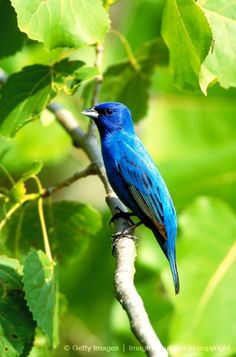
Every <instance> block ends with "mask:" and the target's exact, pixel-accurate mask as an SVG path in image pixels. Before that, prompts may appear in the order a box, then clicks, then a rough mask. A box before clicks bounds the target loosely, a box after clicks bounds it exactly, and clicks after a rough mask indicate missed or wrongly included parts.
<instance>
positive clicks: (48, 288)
mask: <svg viewBox="0 0 236 357" xmlns="http://www.w3.org/2000/svg"><path fill="white" fill-rule="evenodd" d="M23 284H24V291H25V298H26V301H27V304H28V306H29V309H30V311H31V312H32V314H33V317H34V320H35V321H36V322H37V325H38V326H39V327H41V329H42V330H43V332H44V333H45V334H46V335H47V336H48V339H49V343H50V345H51V346H53V347H56V346H57V344H58V281H57V275H56V267H55V265H54V263H53V262H51V261H49V259H48V257H47V256H46V254H45V253H44V252H42V251H41V250H38V251H36V250H32V251H30V252H29V254H28V255H27V257H26V259H25V264H24V270H23Z"/></svg>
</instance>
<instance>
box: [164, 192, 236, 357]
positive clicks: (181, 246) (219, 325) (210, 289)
mask: <svg viewBox="0 0 236 357" xmlns="http://www.w3.org/2000/svg"><path fill="white" fill-rule="evenodd" d="M179 223H180V231H181V237H180V238H181V239H180V240H179V242H178V246H177V261H178V266H179V273H180V281H181V292H180V295H179V297H178V298H176V297H173V304H174V307H175V310H174V316H173V320H172V325H171V341H170V343H171V345H192V346H193V347H196V348H197V346H230V351H229V350H226V351H225V353H223V355H227V356H228V355H229V354H228V353H229V352H230V354H232V355H233V354H234V353H235V351H236V341H235V335H236V325H235V323H234V322H235V319H236V310H235V309H233V308H232V307H233V306H234V303H235V300H236V290H235V289H234V288H233V287H234V284H235V275H236V243H235V236H236V215H235V212H233V211H232V210H231V209H230V208H229V206H228V205H227V204H226V203H224V202H222V201H220V200H218V199H213V198H207V197H201V198H198V199H197V200H196V201H195V202H194V203H192V204H191V205H190V206H188V208H186V210H185V211H184V212H183V213H182V214H181V216H180V218H179ZM168 277H169V275H168ZM168 286H169V283H168ZM182 355H183V351H179V352H177V353H174V354H173V356H182ZM221 355H222V352H221V351H217V350H216V351H214V356H221Z"/></svg>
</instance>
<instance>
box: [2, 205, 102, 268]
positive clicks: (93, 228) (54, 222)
mask: <svg viewBox="0 0 236 357" xmlns="http://www.w3.org/2000/svg"><path fill="white" fill-rule="evenodd" d="M44 214H45V219H46V227H47V230H48V235H49V241H50V244H51V248H52V251H53V253H54V254H55V255H56V258H57V260H59V261H62V262H64V263H65V262H67V261H68V260H70V259H73V258H75V257H78V256H79V255H80V254H82V253H83V252H84V250H85V248H86V247H87V244H88V241H89V238H90V237H91V236H92V235H94V234H95V233H97V231H98V230H99V229H100V227H101V216H100V214H99V213H98V212H97V211H96V210H95V209H93V208H92V207H90V206H88V205H86V204H82V203H78V202H72V201H61V202H53V203H52V204H44ZM3 234H4V236H5V239H7V245H8V247H9V248H10V249H11V250H12V251H21V252H22V253H27V252H28V250H29V249H30V247H34V248H36V249H43V240H42V231H41V226H40V222H39V217H38V209H37V205H36V203H33V202H32V203H28V204H27V205H25V206H24V207H23V208H22V209H21V210H19V211H18V212H16V213H15V214H14V215H13V216H12V218H11V220H10V221H8V222H7V224H6V226H5V228H4V231H3Z"/></svg>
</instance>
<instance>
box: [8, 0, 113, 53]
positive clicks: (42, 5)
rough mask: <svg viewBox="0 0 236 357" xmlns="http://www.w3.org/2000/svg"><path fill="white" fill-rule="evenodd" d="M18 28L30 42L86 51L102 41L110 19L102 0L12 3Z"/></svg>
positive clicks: (48, 0)
mask: <svg viewBox="0 0 236 357" xmlns="http://www.w3.org/2000/svg"><path fill="white" fill-rule="evenodd" d="M11 3H12V5H13V6H14V8H15V10H16V13H17V18H18V26H19V28H20V30H21V31H23V32H26V33H27V35H28V36H29V38H31V39H33V40H37V41H39V42H43V43H44V44H45V46H46V47H47V48H49V49H50V50H51V49H53V48H56V47H75V48H78V47H83V46H86V45H91V44H94V43H96V42H99V41H102V40H103V37H104V35H105V34H106V32H107V31H108V29H109V18H108V14H107V12H106V11H105V9H104V8H103V7H102V3H101V1H100V0H90V1H86V0H76V1H70V2H69V3H68V1H67V0H61V1H59V2H58V1H56V0H47V1H44V0H32V1H30V2H29V1H27V0H11Z"/></svg>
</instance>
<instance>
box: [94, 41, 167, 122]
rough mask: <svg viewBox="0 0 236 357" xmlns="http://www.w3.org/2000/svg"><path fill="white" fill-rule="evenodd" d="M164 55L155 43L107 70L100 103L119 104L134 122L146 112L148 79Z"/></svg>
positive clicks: (147, 45) (161, 61) (149, 44)
mask: <svg viewBox="0 0 236 357" xmlns="http://www.w3.org/2000/svg"><path fill="white" fill-rule="evenodd" d="M167 58H168V53H167V49H166V46H165V44H164V43H163V42H162V41H161V40H160V39H156V40H155V41H152V42H150V43H148V44H145V45H144V46H143V48H142V49H141V50H140V51H139V52H138V54H137V56H136V58H130V59H129V60H127V61H123V62H121V63H118V64H115V65H113V66H111V67H109V68H108V69H107V71H106V73H105V75H104V80H103V83H102V88H101V93H100V98H99V99H100V101H101V102H103V101H108V100H109V98H111V99H112V101H118V102H122V103H124V104H125V105H127V106H128V107H129V108H130V109H131V112H132V115H133V118H134V120H135V121H137V120H139V119H141V118H143V117H144V116H145V114H146V112H147V105H148V98H149V93H148V89H149V87H150V83H151V82H150V78H151V75H152V73H153V70H154V68H155V66H156V65H162V64H163V63H165V62H166V59H167Z"/></svg>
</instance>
